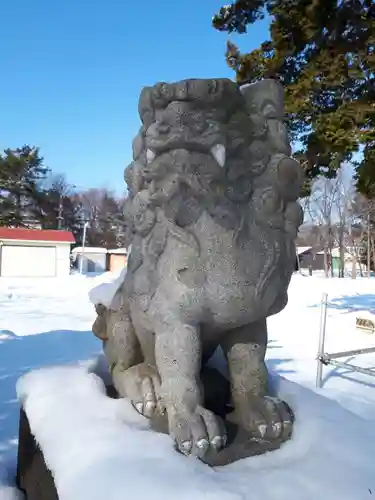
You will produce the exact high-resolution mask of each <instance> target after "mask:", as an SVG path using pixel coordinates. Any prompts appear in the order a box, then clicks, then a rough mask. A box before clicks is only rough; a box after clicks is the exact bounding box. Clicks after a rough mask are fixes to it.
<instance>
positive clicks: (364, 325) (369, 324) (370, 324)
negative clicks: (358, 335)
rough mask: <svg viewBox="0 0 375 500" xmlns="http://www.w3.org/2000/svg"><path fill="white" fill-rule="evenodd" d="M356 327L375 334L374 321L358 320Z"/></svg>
mask: <svg viewBox="0 0 375 500" xmlns="http://www.w3.org/2000/svg"><path fill="white" fill-rule="evenodd" d="M355 326H356V327H357V328H359V329H360V330H365V331H366V332H369V333H374V331H375V322H374V321H373V320H372V319H368V318H356V320H355Z"/></svg>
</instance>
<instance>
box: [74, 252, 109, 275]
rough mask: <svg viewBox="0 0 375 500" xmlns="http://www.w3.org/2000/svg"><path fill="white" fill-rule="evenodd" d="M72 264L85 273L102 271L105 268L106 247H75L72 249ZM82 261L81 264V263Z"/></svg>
mask: <svg viewBox="0 0 375 500" xmlns="http://www.w3.org/2000/svg"><path fill="white" fill-rule="evenodd" d="M72 257H73V262H74V265H75V266H76V267H77V268H78V269H81V268H82V272H83V273H84V274H86V273H104V272H105V271H106V270H107V249H106V248H101V247H84V248H82V247H76V248H73V250H72ZM81 261H82V264H81Z"/></svg>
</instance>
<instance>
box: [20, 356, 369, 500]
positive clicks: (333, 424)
mask: <svg viewBox="0 0 375 500" xmlns="http://www.w3.org/2000/svg"><path fill="white" fill-rule="evenodd" d="M273 383H274V385H275V386H276V387H277V390H278V392H279V393H280V395H281V396H282V397H283V398H285V399H286V401H288V403H289V404H290V405H291V406H292V408H293V409H294V410H295V412H296V417H297V421H296V425H295V434H294V437H293V439H292V441H290V442H289V443H287V444H285V445H284V446H283V447H282V449H281V450H278V451H276V452H272V453H269V454H266V455H263V456H260V457H253V458H250V459H246V460H243V461H240V462H237V463H236V464H233V465H230V466H227V467H224V468H216V469H215V470H213V469H210V468H209V467H208V466H206V465H204V464H203V463H201V462H199V461H197V460H195V459H192V458H185V457H183V456H181V455H179V454H177V453H176V452H175V451H174V450H173V448H172V443H171V441H170V438H169V437H168V436H165V435H161V434H156V433H154V432H152V431H151V430H149V427H148V422H147V420H146V419H144V418H143V417H141V416H139V415H138V414H137V413H136V412H135V410H134V409H133V408H132V406H131V405H130V403H129V402H128V401H127V400H111V399H109V398H107V397H106V395H105V392H104V385H103V382H102V380H101V379H100V378H99V377H97V376H96V375H95V374H93V373H90V370H88V369H87V367H86V368H85V367H82V366H71V367H63V366H61V367H55V368H47V369H41V370H38V371H34V372H30V373H28V374H27V375H25V376H23V377H22V378H21V379H20V380H19V382H18V384H17V393H18V397H19V399H20V401H21V402H22V403H23V404H24V406H25V409H26V412H27V414H28V417H29V420H30V425H31V429H32V431H33V433H34V434H35V436H36V438H37V440H38V442H39V443H40V445H41V447H42V449H43V451H44V455H45V459H46V463H47V465H48V467H49V468H50V469H51V471H52V472H53V474H54V477H55V481H56V486H57V489H58V492H59V497H60V500H86V499H87V500H103V498H106V497H110V498H111V500H117V499H118V500H120V499H121V500H123V499H124V498H128V499H129V500H138V499H139V500H144V499H145V498H152V499H153V500H172V499H173V500H175V499H179V500H185V499H186V500H188V499H189V500H191V499H192V498H194V500H211V499H212V500H286V499H288V500H316V499H317V498H320V497H323V498H326V499H329V500H353V499H356V500H362V499H364V500H365V499H368V498H369V495H371V494H372V492H374V493H375V475H374V470H373V469H374V467H373V457H374V454H375V439H374V438H375V430H374V429H373V425H372V423H371V422H368V421H366V420H363V419H361V418H360V417H359V416H356V415H354V414H352V413H350V412H349V411H347V410H344V409H343V408H342V407H341V406H340V405H339V404H338V403H336V402H334V401H331V400H328V399H326V398H324V397H322V396H320V395H317V394H314V393H312V392H311V391H309V390H308V389H305V388H302V387H300V386H298V385H297V384H294V383H292V382H288V381H286V380H284V379H282V378H279V377H274V378H273ZM12 500H13V499H12Z"/></svg>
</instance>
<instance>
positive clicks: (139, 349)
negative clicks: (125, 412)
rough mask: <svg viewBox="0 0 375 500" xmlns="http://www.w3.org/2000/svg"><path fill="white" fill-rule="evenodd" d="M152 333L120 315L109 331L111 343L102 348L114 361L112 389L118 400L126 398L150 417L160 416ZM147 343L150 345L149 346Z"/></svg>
mask: <svg viewBox="0 0 375 500" xmlns="http://www.w3.org/2000/svg"><path fill="white" fill-rule="evenodd" d="M145 339H150V340H152V339H153V332H152V331H145V329H144V328H143V327H142V325H140V324H135V325H134V324H133V322H132V319H131V317H130V314H128V315H127V316H126V317H125V316H123V318H122V321H121V323H118V324H117V328H116V330H114V329H113V335H112V336H111V339H110V340H111V343H110V344H109V345H107V346H106V349H105V350H106V354H107V358H108V359H111V354H112V357H113V359H114V360H115V362H114V363H113V365H112V369H111V373H112V379H113V382H114V386H115V388H116V390H117V392H118V393H119V394H120V396H122V397H126V398H129V399H130V401H131V402H132V404H133V405H134V407H135V408H136V410H137V411H138V412H139V413H140V414H142V415H144V416H145V417H148V418H151V417H153V416H154V415H155V413H158V414H160V413H163V412H164V406H163V404H162V402H161V401H160V377H159V374H158V371H157V368H156V365H155V359H154V356H150V354H152V353H153V350H154V342H153V341H152V342H151V343H150V342H145ZM149 344H150V345H149Z"/></svg>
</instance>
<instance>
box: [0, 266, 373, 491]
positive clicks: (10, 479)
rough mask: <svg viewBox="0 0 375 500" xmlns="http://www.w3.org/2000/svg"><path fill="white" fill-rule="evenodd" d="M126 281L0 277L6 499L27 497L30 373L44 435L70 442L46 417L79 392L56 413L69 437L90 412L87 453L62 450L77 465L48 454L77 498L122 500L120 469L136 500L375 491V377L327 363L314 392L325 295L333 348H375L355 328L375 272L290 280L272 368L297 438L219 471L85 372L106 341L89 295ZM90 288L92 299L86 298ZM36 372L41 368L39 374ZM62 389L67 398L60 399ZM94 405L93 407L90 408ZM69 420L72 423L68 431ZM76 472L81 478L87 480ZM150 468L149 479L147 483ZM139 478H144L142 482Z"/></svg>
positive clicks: (0, 411) (272, 329)
mask: <svg viewBox="0 0 375 500" xmlns="http://www.w3.org/2000/svg"><path fill="white" fill-rule="evenodd" d="M123 272H125V271H123ZM116 279H117V282H116ZM119 279H120V276H119V275H113V274H110V273H106V274H104V275H102V276H95V277H93V276H81V275H79V274H75V275H72V276H70V277H68V278H64V279H62V278H60V279H50V278H49V279H43V278H40V279H20V278H18V279H8V278H1V279H0V500H20V498H21V497H20V495H19V493H17V491H16V489H15V488H14V487H13V485H14V476H15V463H16V451H17V435H18V416H19V404H18V401H17V394H16V391H15V387H16V383H17V380H19V378H20V377H21V376H23V375H24V374H25V373H28V372H30V371H31V373H30V375H27V377H25V378H23V379H21V382H20V385H19V389H20V391H21V389H22V391H23V392H20V395H23V397H26V395H27V393H28V390H29V389H28V384H29V383H31V378H29V377H35V379H34V380H35V384H36V385H35V387H36V388H37V390H35V391H34V388H33V390H32V391H31V399H30V397H29V398H27V399H28V404H29V405H30V406H29V408H34V410H30V411H35V408H37V413H38V412H40V416H39V417H37V419H36V422H37V423H36V425H37V426H39V427H38V428H40V429H42V433H43V435H44V438H45V439H47V438H48V439H51V440H53V439H55V440H56V446H57V445H58V446H63V443H62V442H60V441H59V440H58V438H59V436H58V435H54V434H51V435H50V434H49V433H51V432H52V431H53V429H52V428H51V427H48V425H52V424H53V422H50V420H51V419H50V415H51V412H53V411H54V405H56V408H59V409H60V410H62V409H64V411H68V410H69V408H71V409H72V412H73V410H74V408H75V402H76V401H77V400H78V397H80V398H81V403H80V404H78V403H77V405H76V409H75V410H74V411H75V413H70V417H69V419H70V420H69V419H68V421H67V422H65V423H64V422H61V417H59V416H58V415H56V425H57V423H58V424H59V425H61V426H62V427H61V428H62V429H65V430H64V431H61V432H64V433H65V434H64V435H65V436H66V437H67V438H68V437H69V432H70V433H71V435H72V436H75V437H76V438H77V439H78V432H77V430H76V427H75V426H77V429H78V428H81V427H82V428H83V423H82V422H83V420H85V421H86V417H87V418H88V417H89V414H90V415H91V417H90V418H89V420H87V422H88V426H87V430H85V432H80V439H82V441H81V443H83V442H85V446H86V447H85V448H83V449H82V450H79V449H78V447H77V446H76V445H74V444H72V445H71V450H72V451H71V455H69V454H68V455H66V457H68V456H70V457H71V456H72V455H74V456H75V457H78V458H77V459H75V460H74V461H73V460H72V461H70V460H69V459H67V458H65V459H64V458H63V456H60V457H57V456H55V454H54V452H53V451H52V452H51V453H52V456H51V457H50V459H49V462H51V460H54V459H55V460H57V462H58V463H59V464H61V463H62V462H64V460H66V462H64V463H66V464H67V465H66V467H65V468H64V472H62V475H60V480H59V481H60V482H59V488H60V489H61V488H63V489H64V491H66V492H67V493H66V494H67V495H68V494H69V495H70V494H78V492H80V493H81V495H79V498H80V500H85V495H86V494H87V498H89V499H90V500H92V499H95V498H97V497H95V496H93V497H91V496H90V495H91V494H93V495H94V494H95V491H98V492H100V491H101V492H102V496H101V500H102V498H103V497H108V498H111V500H112V499H113V500H116V498H117V497H116V496H114V495H120V493H118V492H114V490H113V489H111V492H110V493H108V491H105V492H103V489H102V490H101V488H104V487H106V485H107V483H106V478H105V476H106V475H107V474H108V477H111V476H110V475H111V474H114V476H112V477H113V478H115V479H114V480H115V481H120V476H121V475H122V477H123V479H122V481H123V482H122V483H121V484H123V487H122V488H123V489H122V491H121V498H122V499H123V498H127V497H128V498H130V499H132V500H133V497H134V498H142V499H144V498H147V495H148V494H152V497H153V498H155V499H157V498H158V497H157V496H155V492H160V491H162V490H163V488H164V490H163V491H167V492H168V495H169V496H168V495H167V493H165V494H163V500H169V498H173V499H175V498H185V497H184V496H181V495H185V493H184V491H185V490H186V491H189V494H188V493H186V498H192V497H193V495H194V497H197V499H200V498H204V499H205V500H207V499H211V498H213V497H215V498H216V499H217V500H221V499H226V498H230V499H232V498H235V499H243V500H247V499H251V500H268V499H270V500H284V499H288V500H315V499H316V498H320V497H322V498H327V500H328V499H329V500H339V499H340V500H349V499H350V500H352V499H355V500H357V499H358V500H361V499H362V498H363V499H370V498H371V495H374V493H375V485H374V481H375V475H374V474H373V472H372V471H371V470H370V468H369V465H368V464H370V463H371V458H372V457H373V456H374V451H375V450H374V448H373V446H374V445H373V443H375V440H374V430H373V429H375V425H374V422H375V380H374V378H371V377H369V376H365V375H361V374H358V373H349V372H346V371H345V370H343V369H337V368H334V367H325V368H324V370H323V387H322V389H320V390H316V389H315V375H316V366H317V362H316V359H315V358H316V354H317V344H318V334H319V321H320V300H321V295H322V292H327V293H328V299H329V303H328V317H327V342H326V349H325V350H326V352H338V351H344V350H351V349H359V348H363V347H374V346H375V336H374V335H372V334H370V333H368V332H363V331H361V330H359V329H356V327H355V320H356V317H357V316H363V315H364V314H365V312H366V311H375V294H374V285H375V281H374V280H373V279H357V280H353V281H352V280H350V279H346V278H345V279H328V280H326V279H324V278H322V277H315V276H314V277H311V278H310V277H303V276H300V275H298V274H296V275H294V276H293V279H292V282H291V286H290V291H289V303H288V305H287V307H286V308H285V310H284V311H282V312H281V313H280V314H278V315H276V316H273V317H271V318H269V320H268V325H269V339H270V340H269V348H268V351H267V364H268V366H269V368H270V369H271V370H272V371H273V372H274V373H275V374H276V376H275V381H276V383H278V381H279V382H280V393H281V395H283V394H285V397H286V399H287V400H288V401H289V402H290V403H291V405H292V407H293V408H294V409H295V410H296V411H297V422H296V430H295V436H294V440H293V441H292V442H290V443H287V444H286V445H285V446H284V447H283V448H282V450H280V451H279V452H276V453H275V454H269V455H265V456H262V457H259V458H256V459H248V460H244V461H241V462H238V463H237V464H234V465H232V466H229V467H226V468H222V469H216V470H214V471H212V470H210V469H209V468H208V467H206V466H204V465H203V464H201V463H199V462H197V461H196V460H189V459H185V458H184V457H180V456H178V455H177V456H176V453H175V452H173V450H172V448H171V443H170V440H169V438H168V437H167V436H158V435H155V434H154V433H150V432H149V431H148V430H147V422H145V421H144V420H143V418H141V417H139V416H138V415H137V414H136V413H134V412H133V410H132V408H131V407H130V406H129V404H127V402H126V401H111V400H108V399H107V398H106V397H105V396H104V394H103V387H102V383H101V381H100V380H99V379H98V378H96V377H95V375H93V374H89V373H88V371H90V372H92V371H95V373H98V374H99V373H100V376H105V372H106V366H105V361H104V360H103V358H99V361H98V363H96V362H95V368H94V365H93V362H92V361H90V360H93V359H96V358H97V355H98V353H99V352H100V351H101V343H100V342H99V341H98V339H96V338H95V337H94V335H93V334H92V333H91V326H92V323H93V321H94V319H95V310H94V307H93V304H92V302H94V303H97V302H98V301H99V302H102V303H103V302H105V304H107V305H108V304H109V303H110V302H111V300H112V298H113V295H114V293H115V291H116V290H117V287H118V285H119V283H120V282H121V280H120V281H119ZM121 279H122V278H121ZM101 285H102V286H101ZM91 289H92V290H93V291H92V293H91V296H90V299H91V301H92V302H90V300H89V297H88V293H89V291H90V290H91ZM98 291H100V293H98ZM374 359H375V355H361V356H356V357H355V358H352V359H350V362H351V363H352V364H356V365H359V366H363V367H366V368H368V367H373V366H374ZM342 361H345V358H344V359H343V360H342ZM51 365H60V366H58V368H55V369H53V376H51V380H50V382H48V381H47V379H46V376H45V375H46V373H47V372H46V371H43V370H49V369H50V368H49V367H51ZM40 368H42V371H36V372H35V370H39V369H40ZM66 370H67V371H68V373H69V375H68V373H67V372H66ZM33 371H34V372H33ZM48 373H50V372H48ZM63 373H64V378H63V379H62V378H61V377H62V374H63ZM35 374H36V375H35ZM280 377H282V378H281V379H280ZM284 379H287V380H284ZM66 381H69V384H67V383H66ZM73 381H74V383H73ZM47 382H48V383H47ZM25 384H26V385H25ZM48 384H50V385H48ZM52 389H53V390H52ZM53 391H55V392H54V394H55V396H54V397H55V399H54V400H53V401H54V403H53V404H51V403H50V401H49V400H50V397H52V396H53V394H51V393H53ZM61 391H62V392H61ZM79 391H81V392H80V393H79ZM59 394H61V395H62V396H63V397H62V398H60V399H59V398H58V397H57V396H58V395H59ZM33 398H34V399H33ZM86 400H87V405H86V403H85V404H84V403H82V401H86ZM73 403H74V404H73ZM59 405H60V406H59ZM85 406H87V410H86V409H85ZM69 411H70V410H69ZM85 412H86V413H85ZM57 413H58V412H57ZM95 415H96V416H95ZM47 417H48V418H47ZM43 419H44V420H43ZM57 419H60V420H57ZM52 420H53V419H52ZM43 422H44V423H43ZM68 423H69V429H68V428H67V427H64V426H65V425H67V424H68ZM47 424H48V425H47ZM73 424H74V425H73ZM78 424H79V425H78ZM79 426H81V427H79ZM85 429H86V426H85ZM94 430H95V438H94V437H93V436H92V433H93V432H94ZM46 433H47V434H46ZM46 435H47V437H46ZM51 442H52V441H51ZM117 443H122V447H121V449H120V446H118V447H117V448H116V446H117ZM146 450H147V451H146ZM67 453H70V452H69V450H67ZM84 453H88V456H86V455H85V454H84ZM92 453H94V455H90V454H92ZM145 454H146V455H147V459H145ZM60 455H61V454H60ZM90 456H91V457H96V459H97V460H98V461H99V462H100V464H101V465H100V474H99V473H98V472H95V474H94V473H93V471H97V470H99V467H98V469H96V465H95V460H94V459H93V458H90ZM181 460H182V461H181ZM57 462H56V464H57ZM81 462H82V463H81ZM99 462H98V463H99ZM51 467H52V465H51ZM56 467H57V465H56ZM76 469H77V470H78V471H83V472H84V474H85V476H82V477H83V479H82V480H81V481H80V482H79V480H78V475H77V474H76V472H75V471H76ZM127 469H128V470H129V471H130V472H129V474H127V472H126V470H127ZM59 470H60V469H59ZM83 472H82V473H83ZM59 474H60V472H59ZM145 474H146V477H147V478H149V480H148V481H146V480H144V479H143V478H144V477H145V476H144V475H145ZM128 476H129V477H128ZM130 476H132V477H133V478H134V480H133V479H132V477H130ZM373 476H374V477H373ZM139 477H141V482H140V484H136V481H135V478H137V479H139ZM125 478H127V481H125ZM250 478H251V480H250ZM79 488H81V489H79ZM93 490H95V491H93ZM171 492H173V494H172V493H171ZM134 495H135V496H134ZM136 495H138V497H137V496H136ZM204 495H206V496H204ZM194 497H193V498H194ZM62 498H67V497H66V496H65V497H62ZM75 498H78V497H69V500H74V499H75ZM119 498H120V497H119Z"/></svg>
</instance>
